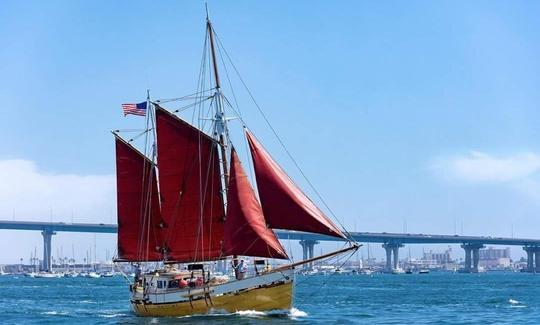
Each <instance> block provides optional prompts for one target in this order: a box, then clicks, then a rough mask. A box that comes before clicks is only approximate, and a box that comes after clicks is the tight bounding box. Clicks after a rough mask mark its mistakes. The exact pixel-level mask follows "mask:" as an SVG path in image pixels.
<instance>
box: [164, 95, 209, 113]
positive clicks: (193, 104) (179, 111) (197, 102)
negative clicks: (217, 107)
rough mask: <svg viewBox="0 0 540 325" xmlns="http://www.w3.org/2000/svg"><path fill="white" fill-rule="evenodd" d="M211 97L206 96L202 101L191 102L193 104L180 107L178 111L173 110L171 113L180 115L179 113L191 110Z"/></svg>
mask: <svg viewBox="0 0 540 325" xmlns="http://www.w3.org/2000/svg"><path fill="white" fill-rule="evenodd" d="M212 97H213V96H207V97H205V98H204V99H202V101H195V102H193V103H191V104H188V105H185V106H182V107H180V108H178V109H176V110H174V111H172V112H173V113H181V112H183V111H185V110H187V109H189V108H191V107H194V106H197V105H199V104H200V103H201V102H205V101H207V100H209V99H211V98H212Z"/></svg>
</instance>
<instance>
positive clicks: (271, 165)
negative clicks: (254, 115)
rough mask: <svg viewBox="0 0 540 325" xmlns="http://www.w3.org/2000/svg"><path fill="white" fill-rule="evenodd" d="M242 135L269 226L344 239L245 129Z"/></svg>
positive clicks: (337, 229) (339, 231)
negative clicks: (249, 151)
mask: <svg viewBox="0 0 540 325" xmlns="http://www.w3.org/2000/svg"><path fill="white" fill-rule="evenodd" d="M246 137H247V139H248V142H249V148H250V150H251V157H252V158H253V165H254V167H255V176H256V178H257V188H258V190H259V198H260V200H261V205H262V209H263V212H264V217H265V218H266V223H267V224H268V225H269V226H270V228H278V229H287V230H298V231H307V232H314V233H320V234H325V235H330V236H335V237H343V238H345V235H343V233H342V232H341V230H339V228H337V227H336V225H334V223H333V222H332V221H331V220H330V219H328V217H326V216H325V215H324V213H323V212H322V211H321V210H320V209H319V208H317V206H316V205H315V204H314V203H313V202H312V201H311V200H310V199H309V198H308V197H307V196H306V195H305V194H304V193H303V192H302V190H300V188H298V186H296V184H294V182H293V181H292V180H291V178H290V177H289V176H288V175H287V174H286V173H285V172H284V171H283V169H281V167H280V166H279V165H278V164H277V163H276V162H275V161H274V160H273V159H272V157H270V155H269V154H268V153H267V152H266V151H265V150H264V148H263V146H262V145H261V144H260V143H259V142H257V139H255V137H254V136H253V135H251V133H249V132H248V131H246Z"/></svg>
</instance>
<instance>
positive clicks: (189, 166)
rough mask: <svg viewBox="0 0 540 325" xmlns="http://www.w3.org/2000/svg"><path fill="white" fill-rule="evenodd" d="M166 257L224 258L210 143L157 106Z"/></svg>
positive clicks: (218, 185)
mask: <svg viewBox="0 0 540 325" xmlns="http://www.w3.org/2000/svg"><path fill="white" fill-rule="evenodd" d="M156 133H157V153H158V168H159V186H160V194H161V214H162V217H163V221H164V224H163V227H164V229H163V233H162V234H163V242H164V244H163V245H164V248H165V259H166V260H169V261H177V262H194V261H205V260H212V259H218V258H221V257H222V253H221V252H222V247H221V245H222V239H223V219H224V207H223V198H222V196H221V195H222V194H221V181H220V169H219V157H218V151H217V149H218V147H217V146H218V144H217V143H216V141H215V140H214V139H212V138H211V137H209V136H208V135H206V134H205V133H203V132H202V131H200V130H199V129H197V128H195V127H193V126H192V125H190V124H189V123H187V122H185V121H183V120H182V119H180V118H178V117H176V116H175V115H173V114H171V113H169V112H168V111H166V110H164V109H163V108H161V107H159V106H157V105H156Z"/></svg>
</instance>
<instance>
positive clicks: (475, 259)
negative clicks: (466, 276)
mask: <svg viewBox="0 0 540 325" xmlns="http://www.w3.org/2000/svg"><path fill="white" fill-rule="evenodd" d="M484 247H485V246H484V244H463V245H461V248H463V249H464V250H465V265H464V267H463V272H464V273H478V263H479V261H480V249H481V248H484Z"/></svg>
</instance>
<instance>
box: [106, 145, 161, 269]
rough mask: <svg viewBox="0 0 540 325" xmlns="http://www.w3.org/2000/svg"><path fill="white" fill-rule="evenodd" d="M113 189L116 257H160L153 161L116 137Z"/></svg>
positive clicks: (158, 213)
mask: <svg viewBox="0 0 540 325" xmlns="http://www.w3.org/2000/svg"><path fill="white" fill-rule="evenodd" d="M115 136H116V135H115ZM116 188H117V209H118V211H117V212H118V213H117V215H118V259H119V260H125V261H133V262H135V261H158V260H161V259H162V255H161V253H160V249H159V247H160V244H161V239H160V231H161V230H160V228H159V223H160V220H161V217H160V209H159V197H158V190H157V182H156V172H155V167H154V164H153V163H152V162H151V161H150V160H149V159H148V158H146V157H145V156H144V155H143V154H142V153H141V152H139V151H137V150H136V149H135V148H134V147H132V146H131V145H130V144H128V143H127V142H125V141H124V140H122V139H121V138H119V137H118V136H116Z"/></svg>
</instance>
